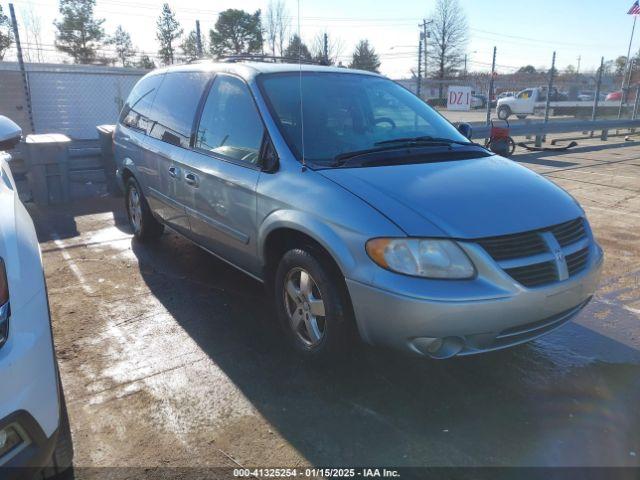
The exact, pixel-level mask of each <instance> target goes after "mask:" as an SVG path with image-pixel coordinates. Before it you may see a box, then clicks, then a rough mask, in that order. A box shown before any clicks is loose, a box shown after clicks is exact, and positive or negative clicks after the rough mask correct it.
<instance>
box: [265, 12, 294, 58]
mask: <svg viewBox="0 0 640 480" xmlns="http://www.w3.org/2000/svg"><path fill="white" fill-rule="evenodd" d="M269 8H273V18H274V24H275V42H274V47H273V49H272V51H273V54H274V55H275V54H276V52H275V45H276V43H277V45H278V52H279V55H284V51H285V48H286V46H285V43H286V42H287V40H288V39H289V22H288V20H289V18H288V17H289V11H288V10H287V6H286V4H285V3H284V1H283V0H272V1H271V2H270V3H269Z"/></svg>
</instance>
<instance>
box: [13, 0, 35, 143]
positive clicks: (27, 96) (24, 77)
mask: <svg viewBox="0 0 640 480" xmlns="http://www.w3.org/2000/svg"><path fill="white" fill-rule="evenodd" d="M9 13H10V15H11V25H12V26H13V37H14V38H15V40H16V50H17V51H18V65H19V66H20V73H22V85H23V87H24V99H25V101H26V102H27V112H28V113H29V126H30V127H31V132H32V133H35V131H36V129H35V126H34V124H33V110H32V109H31V92H30V91H29V82H28V81H27V72H26V70H25V68H24V60H23V59H22V45H21V44H20V32H19V31H18V21H17V20H16V12H15V10H14V9H13V3H10V4H9Z"/></svg>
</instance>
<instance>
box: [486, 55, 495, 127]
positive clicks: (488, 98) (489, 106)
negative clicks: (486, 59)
mask: <svg viewBox="0 0 640 480" xmlns="http://www.w3.org/2000/svg"><path fill="white" fill-rule="evenodd" d="M496 51H497V48H496V47H493V61H492V62H491V78H490V79H489V92H487V121H486V124H487V125H489V123H490V122H491V98H492V97H493V79H494V78H495V76H496Z"/></svg>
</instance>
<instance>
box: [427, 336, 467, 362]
mask: <svg viewBox="0 0 640 480" xmlns="http://www.w3.org/2000/svg"><path fill="white" fill-rule="evenodd" d="M463 348H464V341H463V340H462V338H460V337H444V338H436V339H435V340H434V341H433V342H431V343H430V344H429V345H428V346H427V353H428V354H429V356H431V357H432V358H437V359H444V358H450V357H453V356H455V355H457V354H458V353H460V351H461V350H462V349H463Z"/></svg>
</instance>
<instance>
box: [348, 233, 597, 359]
mask: <svg viewBox="0 0 640 480" xmlns="http://www.w3.org/2000/svg"><path fill="white" fill-rule="evenodd" d="M602 259H603V256H602V251H601V249H600V248H599V247H598V246H597V245H596V244H595V242H594V243H593V244H592V249H591V260H590V262H589V264H588V266H587V268H585V270H583V271H582V272H581V273H579V274H577V275H575V276H573V277H571V278H570V279H568V280H565V281H561V282H556V283H554V284H551V285H548V286H544V287H538V288H524V287H522V286H521V285H519V284H517V282H515V280H512V279H510V278H509V277H508V276H507V275H506V274H504V273H496V274H495V275H494V278H488V276H487V277H482V278H478V279H475V280H472V281H448V282H442V281H440V282H430V281H429V280H420V279H406V280H405V279H398V281H397V282H396V284H393V283H390V285H389V288H380V287H376V286H371V285H368V284H365V283H362V282H358V281H354V280H350V279H347V286H348V289H349V293H350V295H351V299H352V303H353V307H354V312H355V315H356V320H357V324H358V329H359V332H360V335H361V337H362V338H363V339H364V340H365V341H366V342H368V343H370V344H374V345H384V346H389V347H392V348H396V349H399V350H403V351H408V352H412V353H417V354H420V355H424V356H433V357H436V358H444V357H448V356H453V355H470V354H474V353H481V352H486V351H491V350H497V349H501V348H506V347H510V346H513V345H517V344H520V343H523V342H527V341H530V340H532V339H534V338H537V337H539V336H541V335H544V334H546V333H549V332H550V331H552V330H554V329H555V328H558V327H560V326H561V325H563V324H564V323H566V322H567V321H569V320H570V319H571V318H573V317H574V316H575V315H576V314H577V313H579V312H580V310H581V309H582V308H583V307H584V306H585V305H586V304H587V303H588V302H589V300H590V299H591V297H592V295H593V293H594V292H595V290H596V287H597V284H598V280H599V276H600V270H601V267H602ZM385 275H386V274H385ZM492 275H493V274H492ZM420 284H421V286H420V289H421V291H418V290H417V288H418V286H419V285H420ZM429 286H432V287H433V289H432V290H429V288H428V287H429ZM412 289H413V292H412V291H411V290H412ZM442 339H446V341H448V342H449V344H448V345H447V344H445V345H444V346H443V347H442V348H440V349H439V347H438V345H440V344H442ZM445 343H446V342H445ZM436 350H437V351H436Z"/></svg>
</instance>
